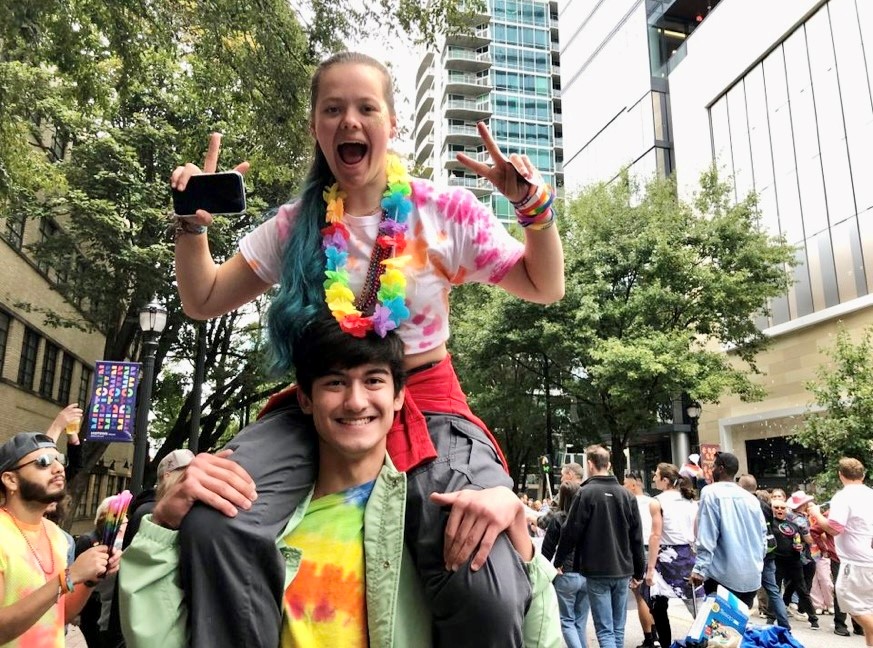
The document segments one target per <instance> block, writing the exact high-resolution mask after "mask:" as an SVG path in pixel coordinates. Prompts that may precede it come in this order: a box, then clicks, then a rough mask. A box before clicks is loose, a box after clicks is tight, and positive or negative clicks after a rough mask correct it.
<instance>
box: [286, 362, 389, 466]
mask: <svg viewBox="0 0 873 648" xmlns="http://www.w3.org/2000/svg"><path fill="white" fill-rule="evenodd" d="M403 396H404V392H403V390H402V389H400V390H399V391H397V393H395V388H394V380H393V378H392V375H391V370H390V368H389V367H388V366H387V365H381V364H363V365H360V366H358V367H354V368H351V369H334V370H332V371H330V372H329V373H328V374H327V375H325V376H321V377H319V378H316V379H315V380H314V381H313V383H312V394H311V395H309V396H307V395H306V394H304V393H303V392H302V391H301V392H299V393H298V398H299V400H300V406H301V408H302V409H303V411H304V412H305V413H307V414H311V415H312V418H313V422H314V423H315V429H316V431H317V432H318V436H319V439H320V440H321V443H322V446H323V447H324V446H326V447H327V449H329V450H331V451H334V452H336V453H337V454H338V455H340V456H343V457H346V458H349V459H360V458H362V457H365V456H367V455H368V454H370V453H371V452H379V453H380V456H382V457H384V454H385V437H386V436H387V434H388V430H389V429H390V428H391V424H392V423H393V422H394V415H395V413H396V412H398V411H399V410H400V408H401V407H402V406H403Z"/></svg>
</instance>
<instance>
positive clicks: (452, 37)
mask: <svg viewBox="0 0 873 648" xmlns="http://www.w3.org/2000/svg"><path fill="white" fill-rule="evenodd" d="M489 18H490V17H489ZM490 43H491V27H490V26H489V25H488V23H487V22H482V23H479V24H478V25H476V26H471V27H469V28H468V29H467V30H466V31H462V32H459V33H457V34H448V35H447V36H446V45H457V46H458V47H465V48H470V49H477V48H479V47H487V46H488V45H489V44H490Z"/></svg>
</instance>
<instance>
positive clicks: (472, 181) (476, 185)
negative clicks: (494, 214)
mask: <svg viewBox="0 0 873 648" xmlns="http://www.w3.org/2000/svg"><path fill="white" fill-rule="evenodd" d="M456 174H457V172H454V173H451V174H450V175H449V186H450V187H464V188H465V189H469V190H470V191H472V192H473V194H474V195H475V196H476V197H479V198H481V197H482V196H487V195H488V194H490V193H491V192H492V191H493V190H494V187H493V186H492V185H491V183H490V182H488V181H487V180H486V179H485V178H479V177H476V176H466V175H461V174H457V175H456Z"/></svg>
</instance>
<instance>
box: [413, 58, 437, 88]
mask: <svg viewBox="0 0 873 648" xmlns="http://www.w3.org/2000/svg"><path fill="white" fill-rule="evenodd" d="M433 60H434V53H433V50H428V51H426V52H425V53H424V55H422V57H421V61H420V62H419V64H418V69H417V70H416V71H415V78H416V79H417V82H418V83H421V77H422V76H423V75H424V74H425V72H430V73H431V74H433Z"/></svg>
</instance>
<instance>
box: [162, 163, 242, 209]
mask: <svg viewBox="0 0 873 648" xmlns="http://www.w3.org/2000/svg"><path fill="white" fill-rule="evenodd" d="M198 209H203V210H205V211H207V212H209V213H210V214H241V213H243V212H244V211H245V210H246V190H245V184H244V183H243V177H242V175H241V174H240V173H237V172H236V171H229V172H226V173H204V174H202V175H195V176H191V178H190V179H189V180H188V184H187V185H186V187H185V191H177V190H176V189H173V211H174V212H175V213H176V215H178V216H193V215H194V213H195V212H196V211H197V210H198Z"/></svg>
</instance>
